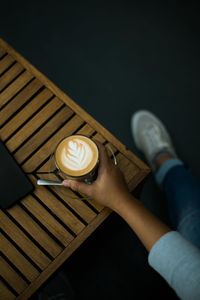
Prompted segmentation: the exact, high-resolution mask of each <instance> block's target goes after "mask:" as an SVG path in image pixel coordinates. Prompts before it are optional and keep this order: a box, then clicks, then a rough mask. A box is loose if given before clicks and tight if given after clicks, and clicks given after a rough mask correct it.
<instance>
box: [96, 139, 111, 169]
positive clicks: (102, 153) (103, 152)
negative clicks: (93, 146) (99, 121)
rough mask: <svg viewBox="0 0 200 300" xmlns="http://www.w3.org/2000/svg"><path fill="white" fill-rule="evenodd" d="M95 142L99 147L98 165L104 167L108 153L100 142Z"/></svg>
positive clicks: (107, 159) (107, 160)
mask: <svg viewBox="0 0 200 300" xmlns="http://www.w3.org/2000/svg"><path fill="white" fill-rule="evenodd" d="M96 143H97V146H98V149H99V161H100V167H104V166H105V165H106V164H108V162H109V157H108V153H107V151H106V148H105V147H104V146H103V145H102V144H101V143H99V142H98V141H97V142H96Z"/></svg>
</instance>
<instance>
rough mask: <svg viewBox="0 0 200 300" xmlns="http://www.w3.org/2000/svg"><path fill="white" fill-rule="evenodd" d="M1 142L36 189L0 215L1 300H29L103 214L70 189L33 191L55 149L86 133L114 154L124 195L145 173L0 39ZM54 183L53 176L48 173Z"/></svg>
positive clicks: (129, 154)
mask: <svg viewBox="0 0 200 300" xmlns="http://www.w3.org/2000/svg"><path fill="white" fill-rule="evenodd" d="M0 128H1V129H0V137H1V139H2V140H3V141H4V143H5V144H6V146H7V147H8V149H9V150H10V152H11V153H12V154H13V155H14V157H15V159H16V160H17V161H18V163H19V165H20V166H21V167H22V168H23V170H24V171H25V172H26V173H33V175H31V174H30V175H28V176H29V177H30V179H31V180H32V182H33V183H34V185H35V190H34V192H33V193H31V194H30V195H28V196H27V197H26V198H24V199H22V200H21V201H20V203H18V204H17V205H15V206H13V207H12V208H10V209H7V210H1V211H0V225H1V230H2V234H1V237H0V239H1V241H0V243H1V252H2V256H1V260H0V272H1V276H2V281H1V285H0V299H2V300H6V299H28V298H29V297H30V296H31V295H32V294H33V293H34V292H35V291H36V290H37V289H38V288H39V287H40V286H41V285H42V283H44V282H45V281H46V280H47V279H48V277H49V276H50V275H51V274H52V273H53V272H54V271H55V270H56V269H57V268H58V267H59V266H60V265H61V264H62V263H63V262H64V261H65V260H66V259H67V258H68V257H69V256H70V255H71V254H72V253H73V252H74V251H75V250H76V249H77V248H78V247H79V246H80V245H81V243H82V242H83V241H84V240H85V239H86V238H87V237H88V236H89V235H90V234H91V233H92V232H93V231H94V230H95V229H96V228H97V227H98V226H99V225H100V224H101V223H102V222H103V221H104V220H105V219H106V218H107V217H108V216H109V214H110V213H111V211H110V210H109V209H107V208H105V207H102V206H101V205H99V204H97V203H95V201H93V200H87V201H81V200H76V199H73V197H76V198H78V197H81V196H80V195H77V194H76V195H75V194H73V193H72V191H70V190H67V189H65V191H64V192H63V191H61V189H58V188H49V187H38V186H37V185H36V179H37V178H38V177H41V178H42V174H37V173H36V172H45V171H49V169H50V166H49V164H50V161H51V160H50V157H51V154H52V152H53V150H54V147H55V145H56V144H57V143H58V142H59V141H60V140H61V139H62V138H63V137H65V136H68V135H70V134H74V133H80V134H85V135H87V136H89V137H91V138H92V139H96V140H99V141H100V142H102V143H103V144H104V145H105V146H106V147H109V148H110V147H111V148H112V150H113V151H114V153H115V155H116V158H117V162H118V165H119V167H120V169H121V170H122V172H123V173H124V176H125V179H126V181H127V183H128V186H129V189H130V191H133V190H134V189H135V188H136V186H137V185H138V184H139V183H141V182H142V180H143V179H144V178H145V176H146V175H147V174H148V173H149V168H148V167H147V166H146V165H145V164H144V163H143V162H142V161H141V160H139V159H138V158H137V157H136V156H135V155H134V154H133V153H132V152H131V151H129V150H128V149H126V147H125V146H124V145H123V144H122V143H121V142H120V141H119V140H117V139H116V138H115V137H114V136H113V135H112V134H111V133H110V132H108V131H107V130H106V129H105V128H104V127H103V126H102V125H100V124H99V123H98V122H97V121H96V120H94V119H93V118H92V117H91V116H90V115H89V114H88V113H86V112H85V111H84V110H83V109H82V108H81V107H80V106H78V105H77V104H76V103H75V102H74V101H73V100H71V99H70V98H69V97H68V96H67V95H66V94H65V93H63V92H62V91H61V90H60V89H59V88H57V87H56V86H55V85H54V84H53V83H52V82H51V81H50V80H49V79H47V78H46V77H45V76H44V75H43V74H41V73H40V72H39V71H38V70H36V69H35V68H34V67H33V66H32V65H31V64H30V63H29V62H28V61H26V60H25V59H24V58H23V57H22V56H21V55H20V54H18V53H17V52H16V51H15V50H14V49H12V48H11V47H10V46H9V45H8V44H7V43H6V42H4V41H3V40H1V39H0ZM52 176H53V177H55V175H52Z"/></svg>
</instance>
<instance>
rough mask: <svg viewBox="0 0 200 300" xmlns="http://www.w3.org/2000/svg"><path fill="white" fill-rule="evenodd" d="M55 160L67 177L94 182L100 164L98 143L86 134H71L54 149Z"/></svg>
mask: <svg viewBox="0 0 200 300" xmlns="http://www.w3.org/2000/svg"><path fill="white" fill-rule="evenodd" d="M53 156H54V162H55V166H56V168H57V170H58V171H59V173H61V174H62V175H64V178H65V179H73V180H80V181H84V182H85V183H88V184H89V183H92V182H93V181H94V180H95V179H96V177H97V172H98V166H99V149H98V147H97V144H96V143H95V142H94V141H93V140H91V139H90V138H88V137H87V136H84V135H78V134H77V135H71V136H68V137H66V138H64V139H62V140H61V141H60V142H59V144H58V145H57V147H56V149H55V151H54V155H53Z"/></svg>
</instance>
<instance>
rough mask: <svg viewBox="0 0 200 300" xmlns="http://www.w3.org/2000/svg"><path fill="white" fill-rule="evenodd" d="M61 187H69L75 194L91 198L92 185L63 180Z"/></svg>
mask: <svg viewBox="0 0 200 300" xmlns="http://www.w3.org/2000/svg"><path fill="white" fill-rule="evenodd" d="M63 185H64V186H66V187H69V188H70V189H72V190H73V191H75V192H78V193H82V194H84V195H86V196H88V197H91V196H92V185H88V184H86V183H84V182H80V181H76V180H67V179H66V180H64V181H63Z"/></svg>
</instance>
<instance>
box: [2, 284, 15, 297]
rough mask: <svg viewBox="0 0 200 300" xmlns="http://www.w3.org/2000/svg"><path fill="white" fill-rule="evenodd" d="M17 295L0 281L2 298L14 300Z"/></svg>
mask: <svg viewBox="0 0 200 300" xmlns="http://www.w3.org/2000/svg"><path fill="white" fill-rule="evenodd" d="M15 298H16V296H15V295H14V294H13V293H12V292H11V291H10V290H9V289H8V288H7V286H6V285H5V284H4V283H3V282H2V281H0V299H2V300H13V299H15Z"/></svg>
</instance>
